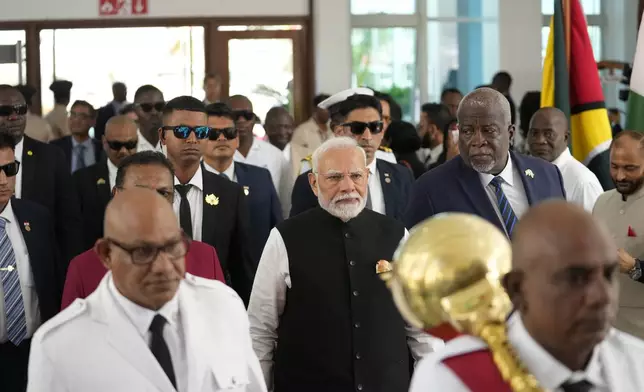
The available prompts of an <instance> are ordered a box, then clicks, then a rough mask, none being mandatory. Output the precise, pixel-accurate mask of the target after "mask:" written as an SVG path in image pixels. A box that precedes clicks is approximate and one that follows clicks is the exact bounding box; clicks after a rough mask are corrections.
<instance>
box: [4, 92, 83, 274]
mask: <svg viewBox="0 0 644 392" xmlns="http://www.w3.org/2000/svg"><path fill="white" fill-rule="evenodd" d="M26 113H27V105H26V103H25V99H24V97H23V96H22V94H20V92H19V91H17V90H16V89H14V88H13V87H11V86H7V85H0V134H5V135H9V136H11V137H12V138H13V139H14V141H15V142H16V148H15V155H16V160H17V161H19V162H20V169H21V170H20V171H19V172H18V174H17V175H16V187H15V197H16V198H18V199H26V200H31V201H33V202H36V203H38V204H40V205H42V206H45V207H46V208H47V209H48V210H49V213H50V215H51V216H52V220H53V222H54V225H55V233H56V242H57V244H58V248H59V249H60V251H61V254H62V256H63V261H64V262H65V263H66V262H68V261H69V260H71V259H72V258H74V256H76V255H78V254H79V253H81V252H82V251H83V244H82V238H83V233H82V219H81V214H80V209H79V207H78V197H77V195H76V192H74V188H73V184H72V178H71V174H70V170H69V164H68V163H67V160H66V159H65V154H64V153H63V152H62V151H61V149H60V148H58V147H56V146H51V145H49V144H46V143H41V142H39V141H36V140H34V139H32V138H30V137H29V136H25V114H26ZM61 272H62V274H63V275H62V276H63V277H64V273H65V272H64V271H61Z"/></svg>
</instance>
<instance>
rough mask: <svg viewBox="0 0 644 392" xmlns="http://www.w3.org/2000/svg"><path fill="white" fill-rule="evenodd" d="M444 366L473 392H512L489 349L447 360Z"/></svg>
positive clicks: (444, 361)
mask: <svg viewBox="0 0 644 392" xmlns="http://www.w3.org/2000/svg"><path fill="white" fill-rule="evenodd" d="M443 364H445V366H447V367H448V368H450V369H451V370H452V371H453V372H454V374H456V376H458V378H459V379H460V380H461V382H463V384H465V386H467V387H468V388H469V389H470V390H471V391H472V392H488V391H494V392H512V389H511V388H510V385H508V383H507V382H505V380H503V377H501V373H500V372H499V369H498V368H497V367H496V364H495V363H494V359H492V353H491V352H490V350H489V349H487V348H485V349H481V350H478V351H473V352H469V353H466V354H461V355H457V356H454V357H450V358H446V359H444V360H443Z"/></svg>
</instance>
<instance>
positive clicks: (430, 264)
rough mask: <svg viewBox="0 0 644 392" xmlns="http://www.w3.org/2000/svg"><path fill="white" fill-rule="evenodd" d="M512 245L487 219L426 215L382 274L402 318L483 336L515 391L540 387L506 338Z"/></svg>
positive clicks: (424, 326)
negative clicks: (504, 280)
mask: <svg viewBox="0 0 644 392" xmlns="http://www.w3.org/2000/svg"><path fill="white" fill-rule="evenodd" d="M511 268H512V248H511V246H510V243H509V241H508V239H507V237H506V236H505V234H504V233H502V232H501V231H500V230H499V229H497V228H496V226H494V225H492V224H491V223H489V222H488V221H486V220H484V219H482V218H480V217H478V216H475V215H469V214H462V213H446V214H440V215H437V216H435V217H433V218H430V219H428V220H426V221H424V222H422V223H420V224H419V225H418V226H416V227H415V228H414V229H413V230H412V231H411V233H410V235H409V238H408V239H407V241H406V242H405V243H404V244H402V245H401V247H399V248H398V249H397V251H396V254H395V255H394V262H393V271H391V272H387V273H385V274H382V275H381V276H382V278H383V279H384V280H385V281H386V282H387V285H388V286H389V288H390V290H391V292H392V294H393V298H394V302H395V303H396V306H397V307H398V310H399V311H400V313H401V314H402V316H403V317H404V318H405V319H406V320H407V322H408V323H410V324H411V325H413V326H414V327H417V328H421V329H424V330H427V329H429V328H433V327H436V326H438V325H440V324H444V323H445V322H448V323H450V324H451V325H452V326H454V328H456V329H457V330H458V331H460V332H463V333H466V334H469V335H473V336H477V337H479V338H481V339H482V340H484V341H485V342H486V343H487V345H488V346H489V348H490V351H491V352H492V356H493V358H494V362H495V363H496V366H497V368H498V369H499V372H500V373H501V375H502V377H503V379H504V380H505V381H506V382H507V383H508V385H510V387H511V388H512V390H513V391H514V392H537V391H539V392H543V391H544V390H543V389H541V388H540V387H539V385H538V383H537V380H536V379H535V377H534V376H533V375H532V374H530V373H528V372H527V371H526V369H525V368H524V367H523V366H522V365H521V362H520V360H519V358H518V357H517V355H516V353H515V352H514V350H513V348H512V347H511V346H510V344H509V343H508V340H507V335H506V326H505V319H506V317H507V315H508V314H509V312H510V310H511V309H512V303H511V302H510V299H509V298H508V296H507V294H506V293H505V290H504V289H503V287H502V286H501V279H502V277H503V275H505V274H506V273H508V272H509V271H510V269H511Z"/></svg>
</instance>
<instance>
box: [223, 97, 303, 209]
mask: <svg viewBox="0 0 644 392" xmlns="http://www.w3.org/2000/svg"><path fill="white" fill-rule="evenodd" d="M228 104H229V106H230V108H231V109H232V110H233V113H234V115H235V126H236V128H237V132H239V148H238V149H237V152H236V153H235V160H236V161H238V162H243V163H247V164H249V165H255V166H259V167H263V168H265V169H268V171H270V172H271V177H272V178H273V184H274V185H275V189H276V190H277V194H278V196H279V198H280V202H281V203H282V211H283V213H284V214H285V215H286V214H288V211H290V210H291V191H292V189H293V172H292V170H291V167H290V163H289V161H288V160H287V159H286V158H285V157H284V154H283V153H282V151H281V150H280V149H279V148H277V147H275V146H273V145H272V144H270V143H268V142H265V141H263V140H259V139H257V138H255V136H253V126H254V125H255V123H256V121H257V116H256V115H255V114H254V113H253V104H252V103H251V102H250V100H249V99H248V98H246V97H244V96H243V95H234V96H232V97H230V99H229V100H228Z"/></svg>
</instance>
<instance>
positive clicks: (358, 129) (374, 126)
mask: <svg viewBox="0 0 644 392" xmlns="http://www.w3.org/2000/svg"><path fill="white" fill-rule="evenodd" d="M342 126H343V127H347V128H349V129H351V133H353V134H354V135H362V134H363V133H364V131H365V130H366V129H367V128H369V131H370V132H371V133H372V134H374V135H375V134H377V133H380V132H382V121H372V122H362V121H352V122H348V123H344V124H342Z"/></svg>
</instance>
